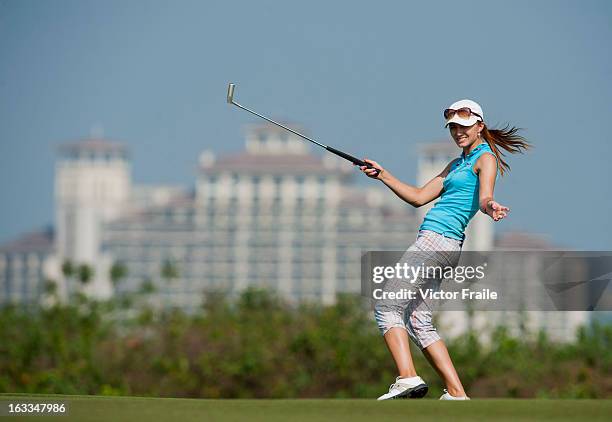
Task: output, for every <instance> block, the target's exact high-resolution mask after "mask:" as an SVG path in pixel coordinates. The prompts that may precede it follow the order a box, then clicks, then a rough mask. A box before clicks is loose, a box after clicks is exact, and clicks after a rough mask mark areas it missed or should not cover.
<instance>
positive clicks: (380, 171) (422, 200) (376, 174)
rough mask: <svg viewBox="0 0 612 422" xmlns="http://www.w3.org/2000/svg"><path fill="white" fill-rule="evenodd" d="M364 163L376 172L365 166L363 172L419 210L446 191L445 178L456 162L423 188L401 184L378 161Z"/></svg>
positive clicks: (447, 166)
mask: <svg viewBox="0 0 612 422" xmlns="http://www.w3.org/2000/svg"><path fill="white" fill-rule="evenodd" d="M364 161H365V162H366V163H369V164H371V165H372V166H373V167H374V168H375V169H376V170H372V169H369V168H367V167H365V166H362V167H360V168H361V171H363V172H364V173H365V174H366V175H367V176H368V177H371V178H372V179H378V180H380V181H381V182H383V183H384V184H385V185H387V187H388V188H389V189H391V190H392V191H393V193H395V194H396V195H397V196H398V197H400V198H401V199H402V200H404V201H406V202H408V203H409V204H410V205H412V206H413V207H416V208H418V207H421V206H423V205H425V204H428V203H430V202H431V201H433V200H434V199H436V198H437V197H439V196H440V195H441V194H442V191H443V190H444V186H443V183H444V178H445V177H446V176H447V175H448V172H449V170H450V167H451V165H452V163H453V161H454V160H453V161H451V162H450V163H448V164H447V165H446V167H445V168H444V170H442V171H441V172H440V174H438V175H437V176H435V177H434V178H432V179H431V180H430V181H429V182H427V183H426V184H425V185H424V186H423V187H420V188H419V187H416V186H411V185H409V184H407V183H404V182H401V181H400V180H399V179H398V178H396V177H395V176H393V175H392V174H391V173H390V172H388V171H387V170H385V169H384V168H382V166H381V165H380V164H378V163H377V162H376V161H372V160H367V159H366V160H364Z"/></svg>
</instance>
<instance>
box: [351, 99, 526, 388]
mask: <svg viewBox="0 0 612 422" xmlns="http://www.w3.org/2000/svg"><path fill="white" fill-rule="evenodd" d="M444 118H445V119H446V127H448V128H449V130H450V134H451V137H452V138H453V140H454V141H455V143H456V144H457V146H458V147H459V148H461V149H462V150H463V152H462V154H461V156H460V157H459V158H456V159H454V160H452V161H451V162H450V163H448V164H447V166H446V167H445V168H444V170H442V171H441V172H440V174H438V175H437V176H436V177H434V178H433V179H431V180H430V181H429V182H427V183H426V184H425V185H424V186H423V187H421V188H419V187H415V186H410V185H408V184H406V183H403V182H401V181H399V180H398V179H396V178H395V177H394V176H393V175H392V174H391V173H389V172H388V171H387V170H385V169H384V168H383V167H382V166H381V165H380V164H378V163H377V162H375V161H371V160H364V161H366V162H367V163H369V164H371V165H372V166H373V167H374V168H375V170H374V169H370V168H366V167H365V166H362V167H361V170H362V171H363V172H364V173H365V174H366V175H367V176H369V177H371V178H373V179H378V180H380V181H382V182H383V183H384V184H385V185H386V186H387V187H388V188H389V189H391V190H392V191H393V192H394V193H395V194H396V195H397V196H399V197H400V198H401V199H403V200H404V201H406V202H408V203H409V204H410V205H412V206H414V207H420V206H422V205H425V204H427V203H429V202H431V201H433V200H434V199H436V198H438V197H439V198H440V200H439V201H438V202H436V203H435V205H434V206H433V207H432V208H431V209H430V210H429V211H428V212H427V214H426V215H425V218H424V220H423V223H422V224H421V226H420V228H419V232H418V235H417V238H416V241H415V242H414V244H413V245H412V246H410V248H409V249H408V251H407V252H406V254H405V255H404V257H403V258H402V260H404V262H408V263H409V264H410V263H411V264H412V265H414V266H415V267H416V266H418V265H421V264H422V259H420V258H419V259H417V258H416V256H423V254H428V256H429V258H428V259H429V260H430V262H429V263H428V265H430V264H431V261H432V260H433V261H435V264H436V265H440V266H442V267H446V266H449V265H451V266H453V267H454V266H456V265H457V263H458V260H459V255H460V253H461V247H462V245H463V241H464V239H465V234H464V231H465V228H466V226H467V225H468V223H469V221H470V219H471V218H472V217H474V215H475V214H476V212H477V211H478V210H479V209H480V211H482V212H483V213H485V214H487V215H488V216H490V217H491V218H492V219H493V220H494V221H500V220H502V219H503V218H505V217H506V216H507V214H508V212H509V211H510V209H509V208H508V207H506V206H504V205H501V204H499V203H498V202H497V201H495V200H494V199H493V198H494V196H493V191H494V187H495V181H496V179H497V174H498V171H499V172H500V173H501V174H502V175H503V174H504V173H505V172H506V171H508V170H509V169H510V167H509V166H508V164H507V163H506V162H505V161H504V159H503V154H502V153H501V152H500V148H503V149H504V150H506V151H508V152H511V153H516V152H522V151H521V149H526V148H528V147H529V146H530V145H529V144H527V143H526V142H525V139H524V138H523V137H522V136H520V135H518V134H517V132H518V129H517V128H515V127H509V126H506V127H505V128H503V129H489V128H487V125H486V124H485V123H484V114H483V112H482V108H481V107H480V106H479V105H478V104H477V103H476V102H474V101H471V100H461V101H457V102H456V103H454V104H452V105H451V106H450V107H449V108H447V109H446V110H445V111H444ZM432 257H433V258H432ZM441 281H442V280H440V279H433V280H432V279H431V278H427V279H423V278H422V279H419V280H417V283H419V284H421V285H426V284H429V286H428V287H430V288H436V289H438V288H439V287H440V283H441ZM401 283H407V281H405V280H402V281H401ZM432 283H433V284H432ZM394 284H395V287H399V282H398V281H397V280H389V281H388V282H387V284H386V285H385V289H387V288H389V286H390V285H394ZM417 286H418V284H417ZM405 287H406V286H405ZM375 317H376V322H377V324H378V327H379V329H380V331H381V333H382V334H383V336H384V339H385V342H386V343H387V347H388V348H389V351H390V352H391V355H392V356H393V359H394V360H395V364H396V365H397V369H398V371H399V376H398V377H397V378H396V380H395V382H394V383H393V384H391V387H390V388H389V392H388V393H386V394H384V395H382V396H380V397H379V398H378V400H388V399H395V398H400V397H401V398H404V397H408V398H420V397H423V396H424V395H425V394H427V389H428V387H427V384H426V383H425V382H424V381H423V379H422V378H421V377H419V376H417V373H416V370H415V367H414V363H413V361H412V355H411V354H410V348H409V344H408V337H409V336H410V339H411V340H412V341H413V342H414V343H415V344H416V345H417V346H418V347H419V348H420V349H421V350H422V351H423V353H424V354H425V356H426V358H427V359H428V360H429V362H430V363H431V364H432V366H433V367H434V368H435V369H436V371H437V372H438V374H439V375H440V376H441V377H442V379H443V381H444V383H445V384H446V389H445V392H444V395H442V397H441V398H440V399H441V400H469V398H468V397H467V395H466V393H465V390H464V389H463V385H462V384H461V381H460V380H459V376H458V375H457V371H456V370H455V367H454V366H453V362H452V361H451V358H450V356H449V354H448V350H447V349H446V346H445V344H444V342H443V341H442V340H441V339H440V336H439V335H438V333H437V332H436V328H435V327H434V326H433V325H432V313H431V304H430V303H428V302H426V301H424V300H423V299H422V298H419V299H413V300H405V301H391V302H389V301H386V302H381V303H378V304H377V305H376V306H375Z"/></svg>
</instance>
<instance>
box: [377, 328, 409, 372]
mask: <svg viewBox="0 0 612 422" xmlns="http://www.w3.org/2000/svg"><path fill="white" fill-rule="evenodd" d="M384 337H385V342H386V343H387V347H388V348H389V351H390V352H391V355H392V356H393V360H394V361H395V365H396V366H397V370H398V372H399V376H400V377H402V378H410V377H416V369H415V368H414V362H413V361H412V354H411V353H410V344H409V341H408V332H407V331H406V330H405V329H404V328H400V327H393V328H391V329H389V331H387V332H386V333H385V336H384Z"/></svg>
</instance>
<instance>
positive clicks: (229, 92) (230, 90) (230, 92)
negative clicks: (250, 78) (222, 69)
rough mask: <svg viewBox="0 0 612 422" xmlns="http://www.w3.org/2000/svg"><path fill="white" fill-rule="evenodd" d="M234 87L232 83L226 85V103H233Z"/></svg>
mask: <svg viewBox="0 0 612 422" xmlns="http://www.w3.org/2000/svg"><path fill="white" fill-rule="evenodd" d="M235 87H236V85H234V84H229V85H228V86H227V103H228V104H233V103H234V88H235Z"/></svg>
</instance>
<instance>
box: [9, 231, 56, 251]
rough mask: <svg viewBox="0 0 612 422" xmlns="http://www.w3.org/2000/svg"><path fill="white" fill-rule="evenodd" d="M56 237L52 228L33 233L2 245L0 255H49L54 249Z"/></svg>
mask: <svg viewBox="0 0 612 422" xmlns="http://www.w3.org/2000/svg"><path fill="white" fill-rule="evenodd" d="M54 237H55V234H54V230H53V228H52V227H46V228H44V229H40V230H36V231H32V232H29V233H26V234H23V235H21V236H19V237H18V238H16V239H14V240H10V241H8V242H6V243H4V244H2V245H0V253H30V252H42V253H49V252H51V251H52V249H53V241H54Z"/></svg>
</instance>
